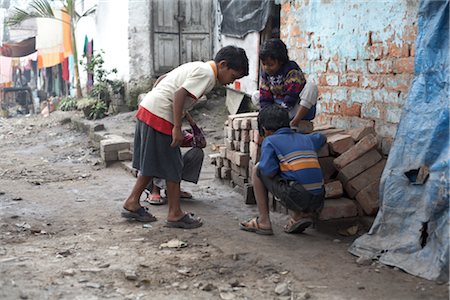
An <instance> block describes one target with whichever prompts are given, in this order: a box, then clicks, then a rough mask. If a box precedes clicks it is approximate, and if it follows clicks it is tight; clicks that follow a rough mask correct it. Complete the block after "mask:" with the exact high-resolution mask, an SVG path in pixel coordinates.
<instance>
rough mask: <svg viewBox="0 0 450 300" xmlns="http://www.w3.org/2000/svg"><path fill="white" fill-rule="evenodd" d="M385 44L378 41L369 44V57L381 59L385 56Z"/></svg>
mask: <svg viewBox="0 0 450 300" xmlns="http://www.w3.org/2000/svg"><path fill="white" fill-rule="evenodd" d="M383 47H384V46H383V44H381V43H376V44H373V45H372V46H369V49H368V51H369V58H371V59H381V58H383V55H384V50H383Z"/></svg>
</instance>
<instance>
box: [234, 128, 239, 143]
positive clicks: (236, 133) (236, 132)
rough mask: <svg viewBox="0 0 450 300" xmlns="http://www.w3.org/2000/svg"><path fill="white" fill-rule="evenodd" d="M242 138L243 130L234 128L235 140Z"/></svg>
mask: <svg viewBox="0 0 450 300" xmlns="http://www.w3.org/2000/svg"><path fill="white" fill-rule="evenodd" d="M240 140H241V131H240V130H237V129H233V141H240Z"/></svg>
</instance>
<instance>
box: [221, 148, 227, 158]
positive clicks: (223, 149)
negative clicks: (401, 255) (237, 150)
mask: <svg viewBox="0 0 450 300" xmlns="http://www.w3.org/2000/svg"><path fill="white" fill-rule="evenodd" d="M219 154H220V157H222V158H224V157H227V147H226V146H219Z"/></svg>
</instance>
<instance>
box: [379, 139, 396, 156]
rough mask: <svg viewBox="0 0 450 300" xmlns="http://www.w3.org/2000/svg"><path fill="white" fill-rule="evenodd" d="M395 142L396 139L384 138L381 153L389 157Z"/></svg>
mask: <svg viewBox="0 0 450 300" xmlns="http://www.w3.org/2000/svg"><path fill="white" fill-rule="evenodd" d="M393 141H394V139H393V138H391V137H384V138H382V139H381V153H383V154H384V155H389V152H390V151H391V147H392V143H393Z"/></svg>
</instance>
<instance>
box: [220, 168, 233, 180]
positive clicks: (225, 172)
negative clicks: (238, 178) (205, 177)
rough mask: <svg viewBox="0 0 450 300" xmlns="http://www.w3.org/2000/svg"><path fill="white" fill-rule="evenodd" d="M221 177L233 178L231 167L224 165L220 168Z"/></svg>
mask: <svg viewBox="0 0 450 300" xmlns="http://www.w3.org/2000/svg"><path fill="white" fill-rule="evenodd" d="M220 178H222V179H226V180H230V179H231V169H230V168H227V167H222V168H221V170H220Z"/></svg>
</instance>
